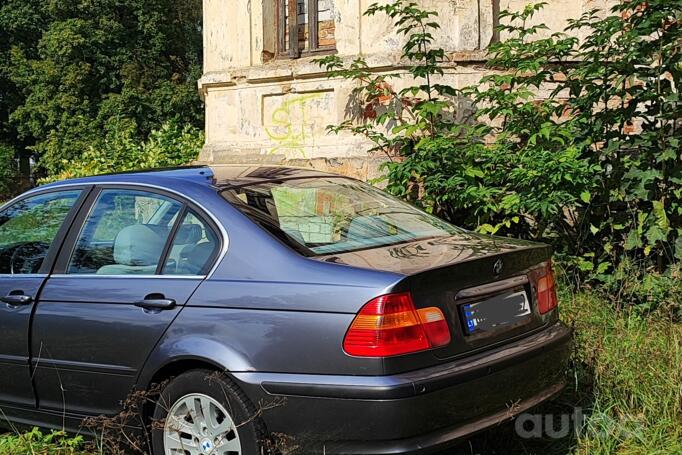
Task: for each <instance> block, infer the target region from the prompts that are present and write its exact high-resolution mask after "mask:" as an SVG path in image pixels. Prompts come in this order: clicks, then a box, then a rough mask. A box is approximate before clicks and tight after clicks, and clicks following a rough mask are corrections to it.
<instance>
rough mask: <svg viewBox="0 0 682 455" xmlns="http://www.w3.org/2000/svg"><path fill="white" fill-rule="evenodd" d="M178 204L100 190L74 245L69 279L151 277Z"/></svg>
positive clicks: (149, 195)
mask: <svg viewBox="0 0 682 455" xmlns="http://www.w3.org/2000/svg"><path fill="white" fill-rule="evenodd" d="M181 210H182V204H181V203H179V202H178V201H175V200H173V199H170V198H167V197H165V196H162V195H159V194H155V193H148V192H144V191H135V190H118V189H116V190H103V191H102V192H101V193H100V195H99V197H98V198H97V201H96V202H95V204H94V206H93V207H92V209H91V211H90V214H89V215H88V217H87V219H86V221H85V224H84V225H83V228H82V230H81V233H80V235H79V238H78V240H77V242H76V247H75V250H74V253H73V255H72V257H71V261H70V264H69V266H68V269H67V270H68V273H70V274H97V275H154V274H156V271H157V269H158V266H159V263H160V262H161V260H162V259H161V258H162V256H163V253H164V249H165V246H166V243H167V242H168V239H169V237H170V234H171V230H172V227H173V224H174V223H175V220H176V219H177V216H178V214H179V213H180V211H181Z"/></svg>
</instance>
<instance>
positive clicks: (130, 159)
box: [43, 122, 204, 183]
mask: <svg viewBox="0 0 682 455" xmlns="http://www.w3.org/2000/svg"><path fill="white" fill-rule="evenodd" d="M203 144H204V135H203V132H202V131H201V130H199V129H198V128H195V127H192V126H189V125H185V126H180V125H178V124H177V123H176V122H168V123H166V124H164V125H163V126H162V127H161V128H160V129H159V130H155V131H152V133H151V134H150V136H149V139H148V140H147V141H146V142H144V143H139V142H138V141H137V139H136V137H135V135H134V134H131V128H127V127H126V122H118V123H117V124H116V125H114V126H113V127H112V128H111V129H110V130H109V133H108V134H107V136H106V138H105V140H104V141H103V142H102V144H101V145H100V146H99V147H92V146H91V147H90V148H89V149H88V150H87V151H86V152H85V153H83V154H82V155H81V156H80V157H79V158H78V160H74V161H64V162H63V163H62V165H63V167H64V169H66V170H65V171H63V172H61V173H59V174H57V175H54V176H52V177H50V178H48V179H44V180H43V183H46V182H49V181H56V180H64V179H69V178H77V177H86V176H91V175H98V174H106V173H111V172H123V171H130V170H141V169H152V168H159V167H172V166H179V165H183V164H188V163H190V162H191V161H193V160H195V159H197V157H198V155H199V152H200V151H201V147H202V145H203Z"/></svg>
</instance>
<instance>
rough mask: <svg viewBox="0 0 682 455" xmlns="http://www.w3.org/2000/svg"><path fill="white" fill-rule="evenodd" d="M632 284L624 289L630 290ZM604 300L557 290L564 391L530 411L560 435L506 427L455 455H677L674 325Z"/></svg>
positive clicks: (681, 374) (680, 400) (680, 334)
mask: <svg viewBox="0 0 682 455" xmlns="http://www.w3.org/2000/svg"><path fill="white" fill-rule="evenodd" d="M636 285H637V284H636V283H634V282H633V283H632V284H631V286H636ZM612 299H613V298H612V296H607V295H600V294H597V293H586V292H581V293H578V294H571V293H569V292H565V293H564V294H563V295H562V296H561V313H562V318H563V319H564V320H566V321H567V322H568V323H569V324H571V325H573V327H574V328H575V330H576V349H575V356H574V365H573V368H572V370H571V372H570V379H569V386H568V388H567V389H566V391H565V392H564V393H563V394H562V395H560V396H559V397H558V398H557V399H555V400H553V401H552V402H550V403H547V404H545V405H543V406H541V407H540V408H538V409H534V410H532V411H531V413H532V414H534V415H540V416H542V421H543V422H545V418H546V417H545V416H552V417H553V419H552V420H551V422H552V425H553V427H552V429H553V430H554V431H556V432H559V431H560V430H561V429H562V419H563V420H564V421H566V422H568V423H569V425H570V427H569V430H570V431H568V434H567V435H565V436H564V437H561V438H551V437H549V436H548V435H547V432H546V431H544V429H546V428H547V426H546V424H543V425H545V426H544V427H543V431H542V437H539V438H530V439H524V438H522V437H519V436H518V434H517V433H516V428H515V424H514V423H510V424H508V425H504V426H502V427H499V428H496V429H493V430H490V431H488V432H486V433H484V434H481V435H479V436H477V437H474V438H472V439H471V440H469V441H466V442H465V443H463V444H461V445H460V446H459V447H457V448H456V449H454V450H453V451H452V454H453V455H454V454H457V455H474V454H509V455H516V454H518V455H522V454H523V455H530V454H537V455H568V454H572V455H635V454H637V455H644V454H646V455H655V454H659V455H668V454H676V453H682V369H680V365H681V364H682V324H680V323H674V322H672V321H670V320H669V319H667V318H665V317H664V316H662V315H661V314H660V313H659V314H658V315H655V316H654V317H650V318H642V317H641V316H640V315H639V314H638V313H637V312H636V311H633V309H632V308H631V307H628V306H627V305H619V304H618V303H619V302H616V303H617V304H616V307H618V308H619V309H618V310H616V311H614V305H612V303H613V302H612Z"/></svg>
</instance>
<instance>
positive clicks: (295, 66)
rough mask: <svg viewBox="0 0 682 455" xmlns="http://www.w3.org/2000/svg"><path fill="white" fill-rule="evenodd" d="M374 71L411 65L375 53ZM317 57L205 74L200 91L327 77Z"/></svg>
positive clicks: (478, 55) (460, 58)
mask: <svg viewBox="0 0 682 455" xmlns="http://www.w3.org/2000/svg"><path fill="white" fill-rule="evenodd" d="M446 56H447V61H446V62H444V63H443V64H442V65H441V66H442V67H443V68H446V69H447V68H452V69H454V68H457V67H458V66H461V65H473V64H480V63H484V62H486V61H487V58H488V53H487V52H486V51H456V52H449V53H446ZM356 58H357V56H346V57H342V60H343V62H344V63H350V62H352V61H353V60H354V59H356ZM364 58H365V60H366V61H367V64H368V65H369V66H370V68H371V69H372V70H373V71H376V72H382V71H390V70H404V69H407V68H409V67H410V62H408V61H405V60H402V59H401V57H400V54H397V53H390V54H372V55H367V56H364ZM313 59H314V57H305V58H300V59H295V60H273V61H270V62H267V63H265V64H262V65H258V66H251V67H243V68H232V69H226V70H224V71H212V72H208V73H205V74H204V75H203V76H202V78H201V79H199V82H198V84H199V89H200V90H201V91H202V92H205V91H206V90H207V89H208V88H209V87H210V88H215V87H234V86H237V85H243V84H263V83H269V82H286V81H293V80H297V79H313V78H321V77H325V78H326V77H327V76H326V75H327V71H325V70H323V69H322V68H320V66H319V65H318V64H316V63H314V62H313Z"/></svg>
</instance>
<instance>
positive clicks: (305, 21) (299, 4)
mask: <svg viewBox="0 0 682 455" xmlns="http://www.w3.org/2000/svg"><path fill="white" fill-rule="evenodd" d="M277 2H278V10H279V11H278V17H279V23H278V26H277V28H278V33H279V45H278V54H279V55H282V56H288V57H290V58H298V57H300V56H301V54H306V53H315V52H321V51H322V52H324V51H331V50H334V48H335V47H336V37H335V21H334V0H277Z"/></svg>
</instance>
